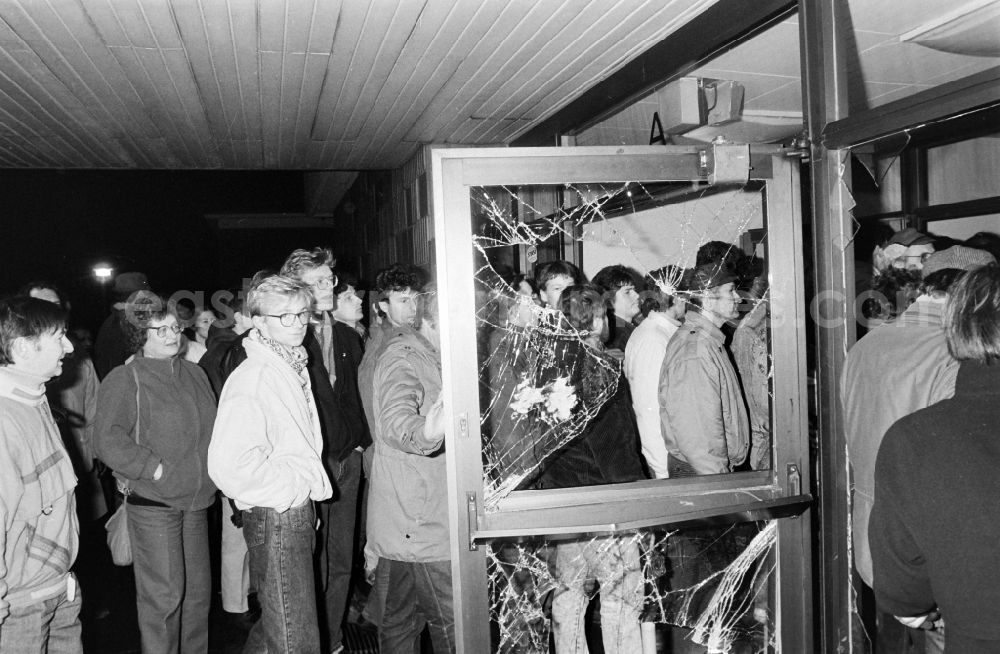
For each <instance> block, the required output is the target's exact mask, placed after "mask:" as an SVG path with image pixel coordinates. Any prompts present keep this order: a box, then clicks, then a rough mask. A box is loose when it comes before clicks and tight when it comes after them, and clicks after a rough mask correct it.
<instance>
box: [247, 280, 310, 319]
mask: <svg viewBox="0 0 1000 654" xmlns="http://www.w3.org/2000/svg"><path fill="white" fill-rule="evenodd" d="M293 298H302V299H303V300H305V302H306V304H307V305H308V306H310V307H311V306H312V304H313V294H312V290H310V288H309V286H308V285H307V284H305V283H303V282H300V281H299V280H297V279H292V278H291V277H285V276H284V275H271V276H270V277H265V278H264V279H262V280H261V281H260V283H258V284H257V285H256V286H254V287H253V288H252V289H251V290H250V293H248V294H247V309H248V310H249V311H250V315H251V316H263V315H266V314H267V312H268V311H270V310H271V309H270V308H271V307H273V306H274V305H275V304H277V303H278V302H280V301H282V300H290V299H293Z"/></svg>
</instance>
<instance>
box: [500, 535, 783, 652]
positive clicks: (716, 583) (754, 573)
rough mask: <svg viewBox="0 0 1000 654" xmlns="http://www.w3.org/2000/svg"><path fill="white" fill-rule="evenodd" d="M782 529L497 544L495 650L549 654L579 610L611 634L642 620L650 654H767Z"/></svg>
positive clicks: (770, 641) (598, 537) (772, 638)
mask: <svg viewBox="0 0 1000 654" xmlns="http://www.w3.org/2000/svg"><path fill="white" fill-rule="evenodd" d="M775 530H776V523H775V522H773V521H771V522H762V523H741V524H736V525H730V526H718V527H717V526H708V527H692V528H685V529H671V528H663V529H643V530H637V531H627V532H619V533H616V534H614V535H601V536H595V537H588V538H583V539H579V538H577V539H573V540H563V541H552V540H526V541H521V542H515V541H495V542H493V543H491V544H490V545H489V547H488V549H487V570H488V573H489V575H490V578H489V592H490V618H491V623H492V628H493V634H492V636H493V645H494V651H497V652H505V653H514V652H517V653H518V654H527V653H538V654H545V653H547V652H549V644H550V640H553V639H554V638H553V633H552V631H553V629H552V621H553V618H555V619H556V620H559V619H560V617H562V618H563V620H562V623H563V624H566V623H567V622H568V620H567V619H566V616H570V617H572V616H573V615H574V614H575V613H577V612H579V613H580V615H581V616H583V618H582V619H583V620H585V621H586V622H587V623H588V626H587V627H586V628H587V629H589V630H592V627H590V626H589V625H592V624H599V625H600V627H601V632H602V635H605V634H608V632H609V631H612V630H613V629H614V625H613V624H609V623H614V622H618V621H620V622H621V624H625V623H626V622H632V623H634V622H636V621H640V622H641V623H643V624H644V625H645V627H644V628H641V629H640V631H645V632H646V633H647V639H649V638H653V639H655V642H657V647H656V649H655V650H651V651H669V652H689V651H690V652H706V651H707V652H744V653H748V654H751V653H753V654H755V653H758V652H767V651H769V650H770V649H772V648H773V647H774V644H775V643H774V635H775V632H774V629H775V624H774V615H773V611H772V606H773V588H772V584H771V579H772V573H773V571H774V556H773V548H774V542H775ZM594 598H597V602H595V604H596V606H594V607H593V608H592V612H590V613H588V612H587V611H586V607H587V604H588V603H591V602H593V600H594ZM622 616H625V617H624V619H622ZM590 637H591V638H598V637H597V636H594V635H591V636H590ZM619 638H621V636H619ZM618 642H621V641H620V640H619V641H618ZM558 650H559V646H558V645H557V646H556V651H558ZM637 651H638V650H637Z"/></svg>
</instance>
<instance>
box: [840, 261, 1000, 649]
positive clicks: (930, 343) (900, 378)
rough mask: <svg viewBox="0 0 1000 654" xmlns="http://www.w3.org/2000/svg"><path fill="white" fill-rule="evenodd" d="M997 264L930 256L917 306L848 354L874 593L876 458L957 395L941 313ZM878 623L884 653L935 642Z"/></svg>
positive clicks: (853, 436) (860, 546)
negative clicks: (954, 290)
mask: <svg viewBox="0 0 1000 654" xmlns="http://www.w3.org/2000/svg"><path fill="white" fill-rule="evenodd" d="M995 261H996V260H995V259H994V258H993V255H991V254H990V253H988V252H984V251H982V250H975V249H973V248H968V247H964V246H960V245H956V246H953V247H950V248H948V249H946V250H942V251H940V252H933V253H931V254H929V255H928V256H927V257H926V258H924V259H923V261H922V266H921V270H920V274H921V275H922V283H921V286H920V294H919V295H918V297H917V298H916V300H915V301H914V302H913V303H912V304H911V305H910V306H909V307H908V308H907V309H906V310H905V311H904V312H903V313H902V314H900V316H899V317H898V318H896V319H895V320H891V321H889V322H886V323H884V324H882V325H879V326H878V327H876V328H875V329H873V330H872V331H870V332H869V333H867V334H866V335H865V336H864V337H863V338H862V339H861V340H859V341H858V342H857V343H856V344H855V345H854V347H853V348H851V351H850V352H848V353H847V360H846V363H845V366H844V373H843V375H842V377H841V401H842V403H843V411H844V431H845V433H846V437H847V449H848V458H849V461H850V464H851V468H852V472H853V479H854V498H853V507H852V518H853V529H852V534H853V539H854V564H855V567H856V568H857V569H858V574H860V576H861V579H862V580H863V581H864V582H865V584H867V585H868V586H869V587H870V586H871V585H872V559H871V550H870V549H869V547H868V518H869V515H870V513H871V510H872V502H873V500H874V495H875V455H876V454H877V453H878V449H879V445H880V444H881V442H882V438H883V437H884V436H885V432H886V430H887V429H888V428H889V426H890V425H892V423H894V422H896V420H898V419H900V418H902V417H903V416H906V415H908V414H910V413H913V412H914V411H917V410H919V409H922V408H924V407H927V406H930V405H931V404H934V403H935V402H939V401H941V400H943V399H946V398H949V397H951V396H952V395H953V394H954V392H955V375H956V372H957V371H958V361H956V360H955V358H954V357H952V356H951V354H950V353H949V352H948V345H947V343H946V342H945V335H944V324H943V320H942V317H943V312H944V306H945V303H946V302H947V300H948V295H949V291H950V289H951V286H952V284H953V283H954V282H955V281H956V280H957V279H958V278H959V277H961V276H962V275H963V274H964V273H965V272H966V271H968V270H974V269H976V268H979V267H982V266H984V265H987V264H991V263H995ZM877 621H878V630H879V636H878V638H879V640H880V641H881V642H883V643H884V644H885V646H887V647H891V646H893V643H895V646H897V647H898V646H899V645H900V643H905V642H909V641H913V640H919V641H922V640H924V639H925V638H927V637H933V636H928V635H927V634H925V633H918V630H915V629H914V630H910V631H909V632H907V631H905V630H904V629H903V628H902V627H900V626H898V625H897V623H896V622H895V621H894V620H893V619H892V617H891V616H890V615H888V614H885V613H883V612H879V614H878V616H877ZM923 631H926V630H923ZM887 651H895V649H890V650H887Z"/></svg>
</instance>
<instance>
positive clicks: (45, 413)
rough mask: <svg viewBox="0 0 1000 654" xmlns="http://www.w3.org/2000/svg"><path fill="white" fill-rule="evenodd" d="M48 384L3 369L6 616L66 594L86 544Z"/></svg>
mask: <svg viewBox="0 0 1000 654" xmlns="http://www.w3.org/2000/svg"><path fill="white" fill-rule="evenodd" d="M45 381H46V379H44V378H42V377H39V376H37V375H33V374H31V373H27V372H24V371H21V370H17V369H15V368H12V367H10V366H3V367H0V521H2V523H3V530H2V531H0V552H3V558H2V560H0V615H4V614H6V613H7V610H8V609H9V608H10V607H11V606H13V607H17V606H26V605H31V604H36V603H38V602H41V601H44V600H47V599H50V598H52V597H56V596H58V595H59V594H60V593H63V592H66V590H67V583H69V582H68V577H69V574H70V573H69V569H70V566H71V565H73V561H74V560H76V554H77V550H78V547H79V531H80V530H79V524H78V523H77V517H76V505H75V501H74V498H73V488H74V487H75V486H76V476H75V475H74V474H73V465H72V463H71V462H70V459H69V455H68V454H67V453H66V448H65V446H64V445H63V443H62V438H61V437H60V435H59V428H58V427H57V426H56V423H55V420H53V418H52V412H51V411H50V410H49V404H48V401H47V400H46V399H45Z"/></svg>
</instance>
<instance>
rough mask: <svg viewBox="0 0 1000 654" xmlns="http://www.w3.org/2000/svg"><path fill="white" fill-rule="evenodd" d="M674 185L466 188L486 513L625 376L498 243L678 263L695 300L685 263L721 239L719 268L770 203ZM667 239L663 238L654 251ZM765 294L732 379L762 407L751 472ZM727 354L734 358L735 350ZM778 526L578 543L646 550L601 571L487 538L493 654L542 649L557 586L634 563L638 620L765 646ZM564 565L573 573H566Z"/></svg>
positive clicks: (671, 288)
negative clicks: (539, 294)
mask: <svg viewBox="0 0 1000 654" xmlns="http://www.w3.org/2000/svg"><path fill="white" fill-rule="evenodd" d="M681 190H682V191H684V192H685V193H686V195H685V198H686V200H685V201H684V202H681V203H679V204H668V205H666V206H663V205H662V204H659V205H658V204H656V203H655V202H654V201H653V200H654V199H655V198H654V195H655V194H656V193H657V191H656V190H655V189H653V188H651V187H650V186H649V185H644V184H639V183H615V184H575V185H574V184H565V185H561V186H555V187H553V186H549V187H518V188H510V187H504V186H500V187H489V188H474V189H472V191H473V193H472V209H473V220H474V222H475V225H474V236H473V243H472V246H473V247H474V248H475V250H476V252H477V255H478V256H477V259H476V260H477V261H478V263H477V269H476V271H475V290H476V319H477V326H478V328H479V345H478V350H479V356H478V364H479V369H480V380H481V391H480V398H481V406H480V409H481V416H480V418H481V425H480V426H481V433H482V435H483V470H484V480H485V481H484V483H485V488H484V493H483V495H484V507H485V509H486V511H487V512H492V511H496V510H499V508H500V507H501V505H502V502H503V500H504V498H506V497H507V496H508V495H509V494H510V493H511V492H513V491H514V490H518V489H523V488H527V487H530V484H531V482H532V480H533V479H534V477H535V476H536V475H537V474H538V473H539V471H540V470H542V469H543V468H544V466H545V465H546V462H547V461H548V460H550V459H551V457H552V456H553V455H554V454H556V453H557V452H559V451H560V449H561V448H563V447H564V446H566V445H567V444H569V443H570V442H571V441H573V440H574V439H575V438H577V437H579V436H580V435H581V434H582V433H583V432H584V430H585V428H586V426H587V424H588V423H589V422H590V421H591V420H593V419H594V418H595V416H597V414H598V412H599V411H600V410H601V407H602V406H603V405H604V404H605V403H606V402H607V401H608V400H609V399H610V398H611V397H612V396H614V394H615V393H616V392H617V390H618V380H619V378H620V377H621V363H620V362H619V360H617V359H616V358H614V357H612V356H610V355H608V354H606V353H603V352H600V351H598V350H595V349H594V348H591V347H588V346H586V345H585V344H584V336H585V335H584V334H581V333H579V332H577V331H576V330H574V329H573V328H572V327H571V326H570V325H569V323H568V322H567V321H566V319H565V318H564V317H563V316H562V314H561V313H560V312H558V311H554V310H551V309H547V308H544V307H542V306H539V305H538V304H537V303H535V302H533V301H532V300H531V298H530V297H528V296H526V295H523V294H522V293H520V292H519V289H517V288H514V286H513V285H512V275H511V274H510V270H511V259H510V258H509V257H510V255H509V254H505V253H509V252H510V251H511V250H512V246H535V247H537V248H538V249H539V250H542V249H543V248H545V247H547V246H549V247H551V244H552V243H554V242H556V241H562V242H564V243H576V244H581V245H582V246H583V247H584V248H590V249H591V250H592V251H593V252H594V253H595V255H596V256H600V255H601V254H602V253H603V254H605V255H607V256H610V255H608V253H611V255H613V256H614V257H616V258H617V260H615V261H614V263H622V264H625V265H631V266H632V267H634V268H636V269H637V270H639V271H641V272H643V273H645V272H646V271H649V270H658V269H662V268H663V267H664V265H665V264H676V267H674V268H669V269H666V270H665V271H663V272H662V273H661V274H659V275H657V276H654V277H653V282H654V283H655V284H656V286H658V287H659V288H660V289H661V290H662V291H664V292H665V293H668V294H671V295H675V296H679V297H687V298H690V297H697V296H698V295H699V293H695V292H691V291H685V292H679V290H678V289H679V288H680V286H681V283H682V276H683V274H684V272H683V269H684V268H690V267H692V266H694V264H695V253H696V252H697V250H698V249H699V247H700V246H701V245H702V244H704V243H706V242H708V241H721V242H723V243H727V244H729V245H728V248H727V249H726V250H725V251H724V252H723V258H722V259H720V260H718V263H717V266H718V267H719V268H721V267H722V266H723V265H726V264H725V263H724V261H725V259H726V258H727V257H728V256H729V255H730V254H735V253H736V252H737V250H738V246H737V245H736V244H735V242H736V241H737V240H738V239H739V237H740V236H741V235H742V234H744V233H745V232H748V229H750V227H751V226H752V225H761V224H762V223H763V222H764V220H763V217H762V211H763V206H764V205H765V203H764V201H763V199H762V194H761V193H760V191H759V189H751V190H744V191H740V190H736V189H734V190H732V191H730V192H725V193H716V192H715V191H713V190H710V189H703V190H698V189H694V188H687V189H681ZM758 231H759V234H758V238H757V239H755V240H756V242H757V243H762V244H763V245H762V247H766V232H765V231H764V230H762V229H761V230H758ZM665 233H666V234H669V235H670V236H671V238H664V234H665ZM664 243H666V246H667V247H661V246H662V245H663V244H664ZM505 256H507V257H508V258H507V259H506V260H505V259H504V257H505ZM551 258H553V257H552V256H551V255H550V256H548V257H547V258H546V259H544V260H549V259H551ZM769 299H770V295H769V293H768V292H764V293H762V295H761V296H760V297H759V298H758V299H749V300H748V301H747V302H746V305H747V310H748V312H749V313H750V314H751V315H753V316H754V320H753V321H752V323H751V324H750V325H749V327H750V328H749V329H746V330H743V333H742V334H740V331H741V330H739V329H738V330H736V331H737V334H739V336H740V338H743V339H744V340H746V342H747V347H746V351H747V352H749V353H751V354H750V356H749V358H748V360H747V361H746V363H747V365H748V366H750V368H747V370H748V372H744V371H743V370H742V369H741V373H740V374H741V376H745V377H747V378H748V379H749V377H750V375H751V373H752V375H753V377H754V381H753V383H754V384H756V385H757V386H758V388H757V389H756V390H757V392H756V393H755V395H754V398H753V399H752V400H749V399H748V402H754V403H755V405H756V408H757V411H756V414H757V415H756V419H755V418H754V416H751V419H752V423H753V425H752V427H753V430H754V431H753V436H754V442H755V443H757V447H756V451H757V452H758V453H760V452H763V453H762V454H759V456H758V460H757V461H755V462H754V466H753V467H754V468H755V469H756V468H757V467H758V466H761V467H764V468H768V467H770V465H771V462H770V442H769V439H770V403H771V396H770V378H771V370H772V365H771V356H770V347H769V331H768V323H769V320H770V317H769V314H770V312H769V310H768V301H769ZM741 327H742V326H741ZM734 359H736V360H737V362H739V356H738V355H736V353H734ZM761 384H763V387H762V388H761V387H760V385H761ZM765 443H766V450H765V445H764V444H765ZM774 526H775V523H773V522H771V523H761V524H756V523H745V524H737V525H731V526H728V527H706V528H696V529H682V530H672V531H671V530H669V529H668V530H664V529H644V530H637V531H626V532H618V533H616V534H614V535H613V537H608V536H607V535H601V536H594V537H592V538H589V539H583V541H582V546H583V549H584V550H586V549H587V548H588V547H590V548H591V549H596V551H597V552H598V558H600V557H601V556H604V557H606V558H609V559H613V558H614V555H613V552H612V551H611V550H610V549H609V548H616V549H615V551H629V552H632V551H638V552H639V557H638V561H639V564H638V569H636V565H634V564H632V563H629V564H623V565H609V566H604V567H603V568H601V569H599V570H597V571H596V573H595V571H594V569H593V568H592V567H587V566H574V565H565V563H566V562H565V561H563V562H562V563H559V562H558V561H557V557H556V556H555V551H556V546H555V542H554V541H553V542H549V541H545V540H541V539H535V540H527V541H510V540H504V541H495V542H493V543H491V544H490V545H489V547H488V548H487V569H488V574H489V590H490V617H491V621H492V622H493V624H494V627H495V628H496V629H498V632H499V636H498V641H497V642H495V645H496V647H497V651H499V652H505V653H506V652H510V653H514V652H517V653H524V652H548V651H549V641H550V632H551V629H552V622H551V610H550V608H549V603H550V602H551V601H552V597H553V596H556V595H558V593H560V592H563V591H565V590H566V589H579V590H582V592H583V593H584V594H585V595H586V596H588V597H589V596H592V595H594V594H597V593H599V594H600V595H601V597H602V598H604V597H607V596H609V594H613V593H617V592H619V591H621V592H624V591H625V590H627V587H628V583H625V582H624V577H622V575H623V574H624V573H623V572H622V571H623V570H625V571H628V570H632V572H638V571H639V570H641V575H639V576H640V577H641V583H642V590H641V593H640V595H641V597H640V600H639V604H640V606H639V607H638V608H637V610H638V611H641V614H642V620H643V621H647V622H654V623H661V624H669V625H675V626H677V627H681V628H684V629H686V630H688V631H687V632H686V633H687V634H688V637H689V638H690V640H693V641H694V642H698V643H701V644H703V645H704V646H706V647H707V648H708V651H710V652H716V651H717V652H729V651H733V652H737V651H738V652H752V653H755V652H764V651H767V649H768V647H773V645H774V642H773V638H774V635H773V631H774V630H773V615H772V614H771V612H770V610H769V608H768V602H767V597H768V580H769V578H770V576H771V573H772V572H773V568H774V565H773V555H772V550H773V545H774V539H775V528H774ZM602 539H603V540H602ZM561 549H565V548H561ZM630 566H631V568H630ZM565 570H572V571H573V572H572V573H571V574H569V576H566V575H565V574H562V573H561V571H565ZM581 570H582V571H584V572H583V573H581V572H580V571H581ZM581 575H582V576H581ZM564 576H565V577H566V578H563V577H564ZM629 583H631V582H629ZM623 589H624V590H623Z"/></svg>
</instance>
